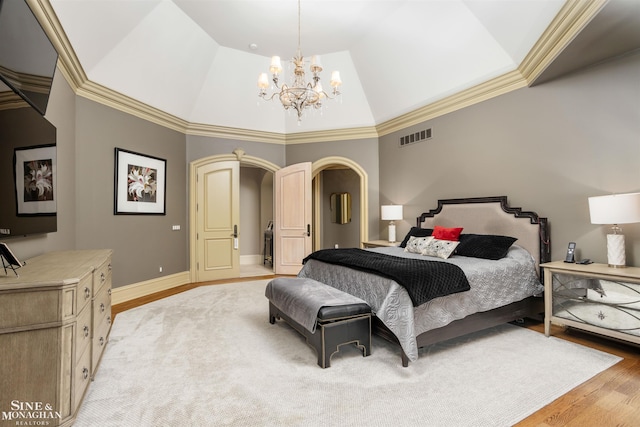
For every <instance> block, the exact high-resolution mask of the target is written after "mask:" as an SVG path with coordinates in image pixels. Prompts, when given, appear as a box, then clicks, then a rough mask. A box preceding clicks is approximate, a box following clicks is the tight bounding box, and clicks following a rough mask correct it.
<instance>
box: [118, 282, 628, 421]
mask: <svg viewBox="0 0 640 427" xmlns="http://www.w3.org/2000/svg"><path fill="white" fill-rule="evenodd" d="M272 277H275V276H273V275H262V276H255V277H252V278H255V279H256V280H260V279H269V278H272ZM246 280H247V278H246V277H242V278H238V279H232V280H220V281H215V282H205V283H193V284H188V285H183V286H180V287H177V288H174V289H170V290H167V291H163V292H159V293H157V294H153V295H149V296H146V297H143V298H139V299H136V300H132V301H128V302H125V303H122V304H117V305H114V306H113V307H112V316H113V317H114V319H115V317H116V315H117V314H118V313H121V312H123V311H126V310H129V309H131V308H134V307H138V306H140V305H143V304H146V303H149V302H151V301H156V300H158V299H161V298H166V297H168V296H170V295H175V294H177V293H180V292H184V291H186V290H189V289H193V288H196V287H198V286H204V285H216V284H223V283H233V282H242V281H246ZM523 327H527V328H529V329H532V330H534V331H537V332H539V333H544V325H543V324H542V323H540V322H534V321H527V322H526V323H525V324H524V325H523ZM551 333H552V335H553V336H555V337H557V338H561V339H565V340H567V341H572V342H576V343H578V344H582V345H585V346H587V347H591V348H595V349H598V350H602V351H605V352H607V353H611V354H615V355H618V356H620V357H622V358H623V360H622V361H620V362H619V363H617V364H616V365H614V366H612V367H611V368H609V369H607V370H606V371H604V372H602V373H600V374H598V375H596V376H595V377H593V378H592V379H590V380H589V381H587V382H585V383H583V384H581V385H580V386H578V387H576V388H574V389H573V390H571V391H570V392H569V393H567V394H565V395H563V396H561V397H560V398H558V399H556V400H555V401H553V402H552V403H550V404H549V405H547V406H545V407H544V408H542V409H540V410H539V411H538V412H536V413H534V414H532V415H531V416H529V417H528V418H526V419H524V420H522V421H521V422H519V423H518V424H516V427H533V426H536V427H548V426H549V427H551V426H575V427H609V426H617V427H637V426H640V348H638V347H636V346H632V345H629V344H625V343H620V342H616V341H613V340H610V339H606V338H602V337H598V336H594V335H591V334H587V333H584V332H580V331H577V330H574V329H564V328H561V327H558V326H552V331H551ZM523 369H526V367H523Z"/></svg>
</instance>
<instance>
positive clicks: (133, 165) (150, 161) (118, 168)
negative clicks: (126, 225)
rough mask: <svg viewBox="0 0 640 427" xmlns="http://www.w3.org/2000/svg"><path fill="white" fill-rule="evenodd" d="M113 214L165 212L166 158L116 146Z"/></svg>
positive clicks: (159, 213) (156, 213) (155, 213)
mask: <svg viewBox="0 0 640 427" xmlns="http://www.w3.org/2000/svg"><path fill="white" fill-rule="evenodd" d="M114 170H115V171H114V200H113V213H114V215H166V212H167V209H166V207H167V199H166V188H167V161H166V160H165V159H161V158H160V157H154V156H149V155H147V154H141V153H136V152H134V151H129V150H125V149H122V148H117V147H116V149H115V160H114Z"/></svg>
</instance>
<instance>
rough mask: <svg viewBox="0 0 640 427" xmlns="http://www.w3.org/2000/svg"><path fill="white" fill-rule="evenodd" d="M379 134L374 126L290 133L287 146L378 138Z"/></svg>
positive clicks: (287, 136)
mask: <svg viewBox="0 0 640 427" xmlns="http://www.w3.org/2000/svg"><path fill="white" fill-rule="evenodd" d="M378 136H379V135H378V132H377V131H376V128H375V127H373V126H369V127H358V128H345V129H329V130H321V131H313V132H298V133H288V134H287V135H286V141H287V144H309V143H313V142H329V141H345V140H351V139H365V138H377V137H378Z"/></svg>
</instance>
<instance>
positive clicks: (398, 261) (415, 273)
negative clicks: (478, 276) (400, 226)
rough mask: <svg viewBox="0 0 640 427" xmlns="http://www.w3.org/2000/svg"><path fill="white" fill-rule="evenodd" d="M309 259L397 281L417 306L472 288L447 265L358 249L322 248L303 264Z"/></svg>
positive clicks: (458, 273)
mask: <svg viewBox="0 0 640 427" xmlns="http://www.w3.org/2000/svg"><path fill="white" fill-rule="evenodd" d="M309 259H315V260H318V261H322V262H326V263H329V264H337V265H342V266H345V267H350V268H354V269H356V270H361V271H366V272H369V273H376V274H378V275H380V276H383V277H386V278H389V279H392V280H395V281H396V282H398V284H400V285H402V286H403V287H404V288H405V289H406V290H407V293H408V294H409V297H410V298H411V301H412V302H413V306H414V307H417V306H419V305H421V304H424V303H425V302H427V301H429V300H432V299H434V298H437V297H442V296H445V295H450V294H455V293H457V292H464V291H468V290H469V289H471V288H470V287H469V281H468V280H467V276H465V274H464V272H463V271H462V269H461V268H460V267H458V266H457V265H453V264H449V263H446V262H439V261H431V260H420V259H413V258H401V257H397V256H393V255H387V254H381V253H377V252H371V251H367V250H364V249H358V248H348V249H321V250H319V251H316V252H313V253H312V254H311V255H309V256H308V257H306V258H305V259H304V260H303V261H302V263H303V264H304V263H306V262H307V260H309Z"/></svg>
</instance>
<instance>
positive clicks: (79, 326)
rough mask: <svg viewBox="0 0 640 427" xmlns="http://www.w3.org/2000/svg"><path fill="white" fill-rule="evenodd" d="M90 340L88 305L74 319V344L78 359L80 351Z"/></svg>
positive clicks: (89, 312)
mask: <svg viewBox="0 0 640 427" xmlns="http://www.w3.org/2000/svg"><path fill="white" fill-rule="evenodd" d="M90 342H91V308H89V307H88V306H87V307H85V308H84V310H82V312H81V313H80V315H79V316H78V319H77V320H76V331H75V344H76V350H75V351H76V357H75V360H78V359H79V358H80V356H81V355H82V352H83V351H84V350H85V349H86V348H87V346H88V345H89V343H90Z"/></svg>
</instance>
